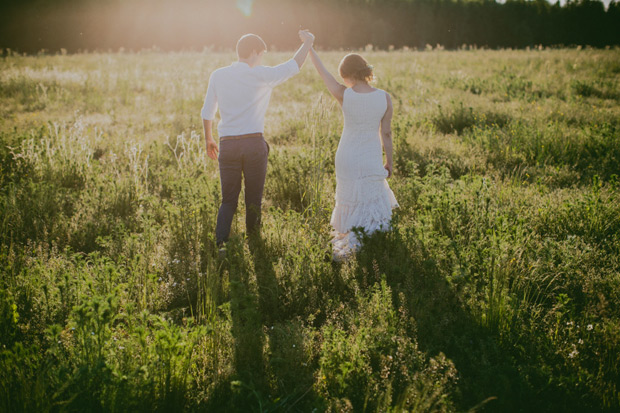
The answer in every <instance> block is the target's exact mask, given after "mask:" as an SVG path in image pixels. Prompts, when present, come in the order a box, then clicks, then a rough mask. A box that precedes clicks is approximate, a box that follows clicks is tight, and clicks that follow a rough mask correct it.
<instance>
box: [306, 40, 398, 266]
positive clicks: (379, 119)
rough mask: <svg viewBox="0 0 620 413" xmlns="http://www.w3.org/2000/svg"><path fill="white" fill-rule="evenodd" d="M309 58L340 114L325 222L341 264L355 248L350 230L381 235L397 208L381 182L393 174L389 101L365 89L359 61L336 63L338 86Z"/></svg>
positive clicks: (368, 71) (352, 57)
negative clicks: (332, 197) (332, 200)
mask: <svg viewBox="0 0 620 413" xmlns="http://www.w3.org/2000/svg"><path fill="white" fill-rule="evenodd" d="M310 56H311V59H312V63H314V66H315V67H316V69H317V71H318V72H319V74H320V75H321V78H322V79H323V82H325V85H326V86H327V89H328V90H329V92H330V93H331V94H332V95H333V96H334V97H335V98H336V100H337V101H338V103H340V105H341V106H342V112H343V113H344V129H343V131H342V137H341V138H340V143H339V144H338V150H337V151H336V206H335V208H334V211H333V213H332V217H331V225H332V227H333V228H334V231H333V232H332V235H333V236H334V238H333V239H332V243H333V250H334V255H333V257H334V260H336V261H341V260H343V259H346V258H347V257H349V256H350V255H352V254H353V253H355V252H356V251H357V250H358V249H359V247H360V242H359V240H358V239H357V237H356V235H355V232H354V231H353V229H354V228H362V229H363V230H364V231H365V232H366V233H367V234H370V233H373V232H374V231H377V230H387V229H389V226H390V219H391V217H392V208H395V207H397V206H398V203H397V202H396V198H395V197H394V193H393V192H392V190H391V189H390V187H389V185H388V183H387V181H386V178H389V177H390V176H392V170H393V163H392V128H391V121H392V100H391V98H390V95H389V94H388V93H386V92H385V91H383V90H381V89H376V88H374V87H372V86H370V84H369V82H370V81H371V80H372V79H373V72H372V66H370V65H369V64H368V62H366V60H365V59H364V58H363V57H362V56H360V55H358V54H354V53H352V54H348V55H346V56H345V57H344V59H342V61H341V62H340V66H339V68H338V71H339V72H340V76H341V77H342V79H343V81H344V85H343V84H341V83H339V82H338V81H337V80H336V79H335V78H334V76H332V75H331V73H329V71H328V70H327V69H326V68H325V66H324V65H323V62H321V59H320V58H319V56H318V55H317V53H316V51H315V50H314V49H311V51H310ZM382 143H383V150H384V151H385V158H386V162H385V164H384V163H383V151H382V149H381V144H382Z"/></svg>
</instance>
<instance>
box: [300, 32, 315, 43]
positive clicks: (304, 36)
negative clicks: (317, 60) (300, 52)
mask: <svg viewBox="0 0 620 413" xmlns="http://www.w3.org/2000/svg"><path fill="white" fill-rule="evenodd" d="M299 39H300V40H301V41H302V42H303V43H310V44H312V43H314V35H313V34H312V33H310V31H309V30H300V31H299Z"/></svg>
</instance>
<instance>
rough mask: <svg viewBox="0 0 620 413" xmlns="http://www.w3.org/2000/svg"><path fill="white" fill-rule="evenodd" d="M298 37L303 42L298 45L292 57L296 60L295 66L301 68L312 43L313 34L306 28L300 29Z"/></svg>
mask: <svg viewBox="0 0 620 413" xmlns="http://www.w3.org/2000/svg"><path fill="white" fill-rule="evenodd" d="M299 39H300V40H301V41H302V42H303V44H302V45H301V46H300V47H299V49H298V50H297V53H295V56H293V59H294V60H295V61H296V62H297V66H299V68H300V69H301V67H302V66H303V65H304V62H305V61H306V57H308V52H309V51H310V49H311V48H312V45H313V44H314V35H313V34H312V33H310V32H309V31H308V30H300V31H299Z"/></svg>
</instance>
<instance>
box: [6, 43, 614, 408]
mask: <svg viewBox="0 0 620 413" xmlns="http://www.w3.org/2000/svg"><path fill="white" fill-rule="evenodd" d="M363 54H364V56H365V57H366V58H367V59H368V60H369V62H370V63H371V64H372V65H374V67H375V70H376V75H377V83H376V86H377V87H379V88H382V89H385V90H387V91H388V92H389V93H390V94H391V95H392V98H393V102H394V109H395V117H394V121H393V130H394V143H395V151H394V160H395V174H394V177H393V178H391V181H390V186H391V187H392V189H393V190H394V193H395V195H396V197H397V199H398V201H399V203H400V205H401V206H400V208H399V209H398V210H397V211H396V212H395V215H394V220H393V229H392V230H391V231H389V232H386V233H379V234H375V235H372V236H370V237H365V238H364V247H363V249H362V250H361V251H360V253H359V254H358V255H357V256H356V257H355V258H354V259H352V260H350V261H348V262H346V263H344V264H337V263H333V262H332V261H331V260H330V256H331V251H330V244H329V238H330V235H329V232H330V226H329V217H330V213H331V209H332V207H333V196H334V189H335V179H334V164H333V162H334V154H335V151H336V148H337V144H338V139H339V135H340V131H341V129H342V115H341V113H340V109H339V107H338V105H337V104H335V102H333V101H332V100H330V98H329V96H328V95H327V92H326V90H324V87H323V86H322V83H321V82H320V79H319V77H318V75H317V74H316V73H315V72H314V70H313V68H312V67H311V66H310V65H306V66H305V67H304V68H303V70H302V72H301V73H300V74H299V75H298V76H296V77H295V78H293V79H292V80H290V81H288V82H287V83H285V84H283V85H281V86H280V87H278V88H276V89H275V90H274V93H273V96H272V101H271V106H270V109H269V111H268V114H267V121H266V125H267V130H266V133H265V134H266V137H267V140H268V141H269V142H270V145H271V153H270V159H269V170H268V177H267V183H266V188H265V200H264V205H263V228H262V233H261V237H257V238H253V239H248V238H247V237H246V236H245V228H244V219H243V217H244V206H243V203H242V201H241V203H240V207H239V211H238V213H237V215H236V218H235V221H234V224H233V237H232V239H231V242H230V243H229V246H228V255H227V257H226V259H225V260H224V261H219V260H217V258H216V257H217V249H216V246H215V242H214V227H215V218H216V213H217V208H218V207H219V200H220V194H219V177H218V173H217V164H216V163H215V162H213V161H211V160H209V159H208V158H207V157H206V154H205V147H204V139H203V137H202V130H201V128H202V126H201V119H200V107H201V105H202V100H203V97H204V93H205V91H206V86H207V83H206V82H207V80H208V78H209V74H210V72H211V71H212V70H214V69H215V68H217V67H219V66H222V65H226V64H228V63H230V62H232V61H233V60H234V55H233V54H231V53H169V54H166V53H158V52H149V51H144V52H140V53H118V54H116V53H90V54H78V55H65V56H61V55H58V56H46V55H40V56H32V57H25V56H20V55H15V54H12V55H8V56H6V55H5V56H4V57H2V60H0V100H1V104H0V160H1V163H0V344H1V348H0V367H1V368H0V410H1V411H7V412H8V411H11V412H16V411H149V412H150V411H244V412H245V411H300V412H306V411H332V412H341V411H394V412H396V411H418V412H427V411H448V412H449V411H469V410H471V411H615V410H617V409H618V408H620V389H619V388H618V383H619V382H620V381H619V380H620V371H619V367H618V366H620V317H619V314H620V307H619V306H620V192H619V191H620V189H619V182H618V175H619V172H620V121H619V119H620V106H619V102H620V85H619V81H620V52H619V51H618V50H568V49H564V50H531V51H510V50H504V51H489V50H468V51H437V50H435V51H425V52H413V51H398V50H397V51H392V52H382V51H368V52H366V53H363ZM341 55H342V53H339V52H326V53H322V57H323V58H324V60H325V61H326V64H327V65H328V67H329V68H330V69H331V70H334V72H335V68H336V67H337V64H338V62H339V60H340V58H341V57H342V56H341ZM289 57H290V56H289V54H287V53H279V52H276V53H269V54H268V55H266V56H265V59H266V64H276V63H279V62H281V61H284V60H286V59H288V58H289ZM241 199H243V197H241Z"/></svg>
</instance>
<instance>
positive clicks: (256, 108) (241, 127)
mask: <svg viewBox="0 0 620 413" xmlns="http://www.w3.org/2000/svg"><path fill="white" fill-rule="evenodd" d="M297 73H299V66H298V65H297V62H296V61H295V60H294V59H291V60H289V61H287V62H285V63H282V64H280V65H277V66H273V67H270V66H255V67H250V66H249V65H248V64H247V63H243V62H235V63H233V64H231V65H230V66H226V67H222V68H219V69H217V70H215V71H214V72H213V73H211V77H210V78H209V86H208V87H207V95H206V96H205V102H204V105H203V106H202V111H201V115H202V118H203V119H206V120H213V119H214V118H215V113H216V111H217V109H218V106H219V109H220V118H221V120H220V122H219V124H218V125H217V130H218V133H219V136H220V137H221V136H231V135H245V134H248V133H257V132H261V133H263V132H264V131H265V130H264V129H265V113H266V112H267V107H268V106H269V99H270V98H271V91H272V90H273V88H274V87H275V86H277V85H279V84H280V83H282V82H284V81H285V80H287V79H289V78H291V77H292V76H294V75H296V74H297Z"/></svg>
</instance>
